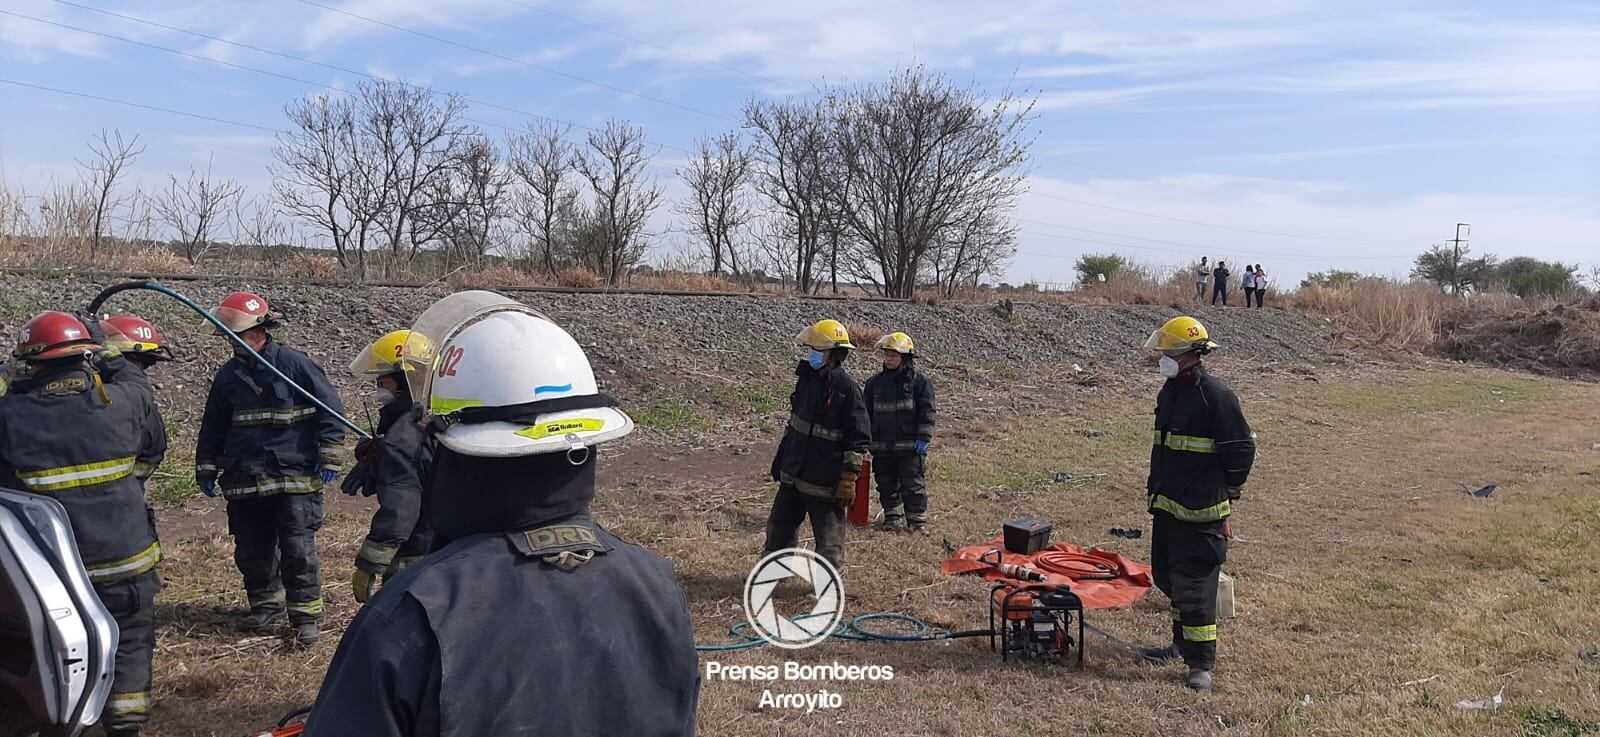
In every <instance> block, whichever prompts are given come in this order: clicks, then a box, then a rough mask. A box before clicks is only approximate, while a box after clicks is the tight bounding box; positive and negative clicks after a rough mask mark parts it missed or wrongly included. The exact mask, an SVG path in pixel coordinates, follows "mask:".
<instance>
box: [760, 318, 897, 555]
mask: <svg viewBox="0 0 1600 737" xmlns="http://www.w3.org/2000/svg"><path fill="white" fill-rule="evenodd" d="M795 340H796V341H798V342H799V343H800V345H803V346H805V347H807V348H809V349H810V353H809V354H808V355H807V357H806V359H805V360H803V361H801V362H800V363H799V364H798V365H797V366H795V371H794V373H795V377H796V380H795V385H794V393H793V394H790V395H789V427H788V429H787V430H785V431H784V434H783V441H782V442H780V443H779V444H778V453H777V455H776V456H774V457H773V459H772V480H773V481H776V482H778V495H777V496H776V497H774V498H773V500H772V512H771V514H770V515H768V517H767V541H766V552H768V553H771V552H774V551H777V550H783V549H785V548H792V547H794V546H795V544H796V542H797V539H798V537H799V535H798V533H799V530H800V523H801V522H802V521H804V520H805V519H806V518H807V517H810V518H811V532H812V534H813V535H814V536H815V537H816V541H817V554H818V555H821V556H822V557H823V558H826V559H827V560H828V562H830V563H832V564H833V566H834V568H840V567H841V566H843V564H844V531H845V521H844V516H845V509H846V508H847V507H849V506H850V503H851V502H853V501H854V500H855V495H856V478H857V477H858V476H859V475H860V473H861V459H862V458H863V457H864V456H865V455H866V452H867V450H868V449H869V445H870V443H871V439H872V423H871V422H870V421H869V420H868V419H867V408H866V403H865V402H864V401H863V400H862V397H861V389H860V388H859V387H857V386H856V382H855V380H853V379H851V378H850V374H849V373H847V372H846V371H845V370H844V361H845V359H846V358H847V357H848V356H849V355H850V349H852V348H854V347H855V346H853V345H851V344H850V333H849V331H847V330H845V327H844V325H842V324H840V323H839V321H838V320H823V321H821V322H819V323H817V324H815V325H812V326H811V327H808V328H806V329H805V330H802V331H800V335H798V336H796V338H795Z"/></svg>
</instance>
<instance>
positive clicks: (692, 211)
mask: <svg viewBox="0 0 1600 737" xmlns="http://www.w3.org/2000/svg"><path fill="white" fill-rule="evenodd" d="M754 169H755V160H754V158H753V157H752V156H751V154H750V151H749V150H748V149H746V148H745V147H744V145H743V144H742V143H741V141H740V140H739V135H738V134H737V133H724V134H722V135H721V136H718V137H717V138H715V139H708V138H703V139H701V140H700V145H699V148H698V149H697V151H696V152H695V157H694V158H693V159H691V160H690V161H689V165H688V166H687V167H686V168H684V170H683V171H682V172H680V173H679V176H681V177H682V178H683V183H684V184H685V185H687V186H688V187H689V193H690V199H688V200H685V201H683V202H680V203H679V204H678V212H679V214H681V215H683V216H684V217H686V218H688V219H689V230H690V232H692V233H694V234H695V235H696V236H697V237H699V239H700V240H701V241H702V242H704V243H705V246H706V250H707V252H708V255H709V256H710V257H711V271H712V273H717V274H720V273H722V267H723V264H727V266H728V268H729V269H730V270H731V271H732V272H733V273H734V274H735V275H738V274H740V273H741V269H740V258H739V244H738V243H737V242H736V240H735V239H736V237H737V236H738V233H739V231H741V230H742V229H743V228H744V227H745V226H746V225H747V224H749V222H750V219H751V217H752V216H753V214H754V213H753V212H752V210H751V207H750V203H749V202H748V201H747V200H746V199H745V190H746V188H747V187H748V186H749V185H750V178H751V176H752V174H753V173H754Z"/></svg>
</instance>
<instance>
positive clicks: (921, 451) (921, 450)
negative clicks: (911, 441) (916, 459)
mask: <svg viewBox="0 0 1600 737" xmlns="http://www.w3.org/2000/svg"><path fill="white" fill-rule="evenodd" d="M927 454H928V441H926V440H918V441H917V455H919V456H925V455H927Z"/></svg>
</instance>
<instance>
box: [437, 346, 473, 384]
mask: <svg viewBox="0 0 1600 737" xmlns="http://www.w3.org/2000/svg"><path fill="white" fill-rule="evenodd" d="M466 352H467V349H465V348H462V347H461V346H451V347H450V350H448V351H445V353H444V360H443V361H440V362H439V378H441V379H442V378H444V377H446V376H455V375H456V366H459V365H460V364H461V356H463V355H465V354H466Z"/></svg>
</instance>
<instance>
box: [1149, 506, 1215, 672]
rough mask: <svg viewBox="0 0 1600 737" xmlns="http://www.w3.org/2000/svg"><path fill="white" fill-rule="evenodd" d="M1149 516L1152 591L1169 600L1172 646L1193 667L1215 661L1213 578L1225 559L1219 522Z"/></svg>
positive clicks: (1161, 515) (1210, 667) (1162, 514)
mask: <svg viewBox="0 0 1600 737" xmlns="http://www.w3.org/2000/svg"><path fill="white" fill-rule="evenodd" d="M1151 516H1152V518H1153V519H1152V520H1151V522H1152V525H1151V527H1152V529H1151V532H1150V566H1151V569H1152V571H1151V572H1152V574H1153V575H1154V577H1155V584H1156V588H1158V589H1161V593H1163V594H1166V595H1167V599H1168V600H1169V601H1170V602H1172V643H1173V644H1174V645H1176V646H1177V647H1178V652H1179V653H1180V654H1182V655H1183V662H1184V663H1186V664H1188V665H1189V666H1190V667H1192V668H1204V669H1206V670H1211V669H1212V667H1213V666H1215V665H1216V662H1217V575H1218V574H1219V573H1221V572H1222V563H1223V561H1225V560H1227V559H1228V539H1227V537H1226V536H1225V535H1224V533H1223V523H1221V522H1211V523H1205V524H1193V523H1189V522H1180V521H1178V520H1177V519H1175V518H1174V517H1172V515H1169V514H1167V513H1165V512H1156V513H1154V514H1153V515H1151Z"/></svg>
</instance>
